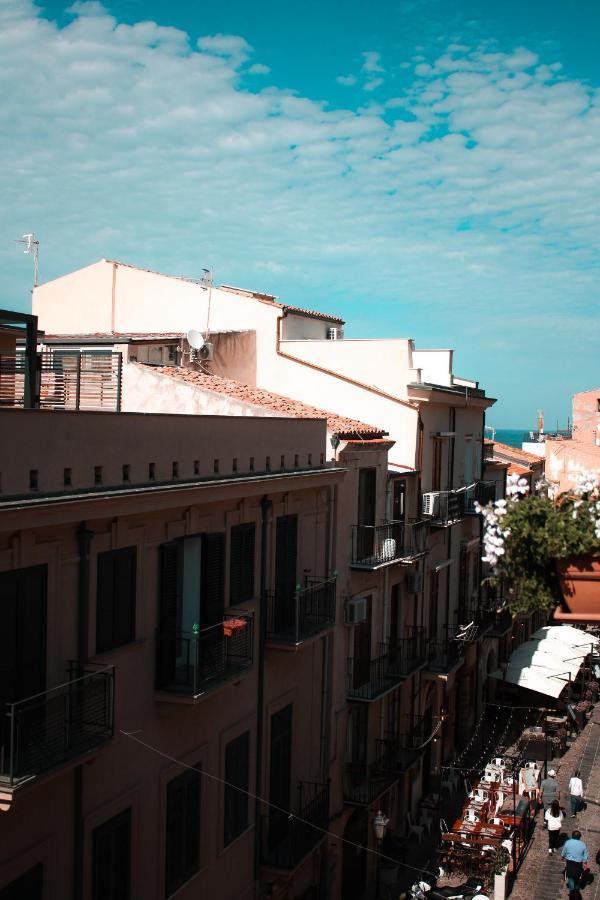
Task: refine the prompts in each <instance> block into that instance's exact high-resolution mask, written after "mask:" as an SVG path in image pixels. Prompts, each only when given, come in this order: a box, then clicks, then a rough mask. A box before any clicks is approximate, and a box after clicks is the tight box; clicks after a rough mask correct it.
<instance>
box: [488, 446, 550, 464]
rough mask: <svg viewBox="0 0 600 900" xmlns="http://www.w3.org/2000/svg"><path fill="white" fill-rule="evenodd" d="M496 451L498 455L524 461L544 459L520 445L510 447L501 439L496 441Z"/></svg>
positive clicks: (530, 461) (541, 460) (533, 461)
mask: <svg viewBox="0 0 600 900" xmlns="http://www.w3.org/2000/svg"><path fill="white" fill-rule="evenodd" d="M494 453H496V454H498V456H508V457H511V458H514V459H515V460H517V459H518V460H521V461H522V462H529V463H539V462H543V461H544V457H543V456H536V455H535V453H528V452H527V451H526V450H521V449H519V447H510V446H509V445H508V444H502V443H500V441H496V442H495V446H494Z"/></svg>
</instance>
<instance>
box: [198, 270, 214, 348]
mask: <svg viewBox="0 0 600 900" xmlns="http://www.w3.org/2000/svg"><path fill="white" fill-rule="evenodd" d="M200 284H201V285H203V287H205V288H208V307H207V310H206V333H205V335H204V343H207V342H208V336H209V334H210V332H209V330H208V329H209V325H210V301H211V300H212V286H213V275H212V269H202V278H201V279H200Z"/></svg>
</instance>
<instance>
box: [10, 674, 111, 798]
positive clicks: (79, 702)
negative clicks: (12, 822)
mask: <svg viewBox="0 0 600 900" xmlns="http://www.w3.org/2000/svg"><path fill="white" fill-rule="evenodd" d="M81 671H82V670H81V669H79V668H76V667H75V666H71V669H70V672H69V680H68V681H67V682H65V683H64V684H61V685H58V686H57V687H55V688H50V690H47V691H43V692H42V693H41V694H36V695H35V696H33V697H27V698H26V699H25V700H19V701H17V702H16V703H7V704H6V705H5V709H4V715H3V716H2V721H1V724H0V786H1V784H2V782H8V784H10V785H12V784H14V783H15V782H17V781H20V780H22V779H26V778H31V777H33V776H37V775H42V774H44V773H45V772H49V771H51V770H52V769H56V768H58V767H60V766H62V765H65V764H66V763H67V762H69V761H70V760H72V759H74V758H76V757H77V756H81V755H82V754H84V753H88V752H89V751H91V750H95V749H96V748H97V747H100V746H101V745H102V744H105V743H106V742H107V741H109V740H110V739H111V738H112V736H113V726H114V667H113V666H107V667H104V668H95V669H92V670H90V667H86V668H85V669H84V670H83V674H79V673H80V672H81Z"/></svg>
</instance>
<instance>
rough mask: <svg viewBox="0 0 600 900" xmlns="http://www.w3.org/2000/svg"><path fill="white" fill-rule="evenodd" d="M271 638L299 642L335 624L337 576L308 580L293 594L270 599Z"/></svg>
mask: <svg viewBox="0 0 600 900" xmlns="http://www.w3.org/2000/svg"><path fill="white" fill-rule="evenodd" d="M267 603H268V607H267V639H268V640H270V641H275V642H282V643H284V644H291V645H297V644H301V643H302V642H303V641H306V640H308V639H309V638H311V637H314V636H315V635H317V634H319V633H320V632H323V631H326V630H327V629H329V628H331V627H332V626H333V625H335V609H336V576H333V577H331V578H328V579H326V580H324V581H323V580H317V579H315V580H311V579H309V580H308V583H307V585H306V587H304V588H303V589H302V590H298V591H295V592H294V594H292V595H291V596H290V597H281V596H279V595H278V594H275V593H271V594H269V595H268V598H267Z"/></svg>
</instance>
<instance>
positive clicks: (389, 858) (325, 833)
mask: <svg viewBox="0 0 600 900" xmlns="http://www.w3.org/2000/svg"><path fill="white" fill-rule="evenodd" d="M440 724H441V723H438V726H437V727H438V728H439V725H440ZM119 732H120V734H122V735H123V736H124V737H127V738H129V739H130V740H132V741H135V742H136V743H137V744H140V746H142V747H145V748H146V750H150V751H151V752H152V753H156V754H157V755H158V756H162V758H163V759H166V760H168V761H169V762H172V763H175V764H176V765H178V766H181V767H182V768H183V769H189V770H190V771H191V772H195V773H196V774H197V775H199V776H200V777H205V778H208V779H210V780H211V781H215V782H217V783H218V784H222V785H226V786H227V787H229V788H232V789H233V790H235V791H238V793H240V794H244V795H245V796H247V797H249V798H250V799H251V800H255V801H258V802H259V803H261V804H263V805H264V806H266V807H267V808H269V809H273V810H275V811H276V812H279V813H281V814H282V815H284V816H285V817H286V818H287V819H288V820H289V821H290V822H293V821H296V822H300V823H301V824H303V825H308V826H309V827H310V828H312V829H313V830H314V831H318V832H320V833H321V834H322V835H323V836H324V837H330V838H333V840H335V841H339V842H340V843H342V844H347V845H348V846H349V847H354V848H355V849H356V850H360V851H363V850H364V851H365V853H370V854H371V855H373V856H375V857H378V858H379V860H381V861H383V860H385V861H386V862H390V863H392V864H393V865H394V866H401V867H403V868H405V869H411V870H412V871H413V872H417V873H418V874H427V875H433V876H434V877H435V872H431V871H429V869H425V868H424V867H423V866H420V867H416V866H411V865H409V863H405V862H401V861H400V860H398V859H396V858H395V857H393V856H387V855H386V854H385V853H381V852H380V851H379V850H374V849H372V848H370V847H366V846H365V845H364V844H357V843H356V842H355V841H350V840H348V838H345V837H342V836H341V835H339V834H335V832H333V831H328V830H327V829H326V828H322V827H321V826H319V825H315V824H314V823H313V822H309V821H308V819H303V818H302V816H297V815H296V814H295V813H292V812H290V811H289V810H288V809H283V807H281V806H278V805H277V804H276V803H271V801H270V800H266V799H265V798H264V797H260V796H259V795H258V794H254V793H252V791H249V790H246V789H245V788H241V787H238V785H236V784H233V783H232V782H231V781H227V779H225V778H220V777H219V776H218V775H213V774H212V773H211V772H207V771H206V770H205V769H202V768H201V769H197V768H196V767H195V766H190V765H189V764H188V763H184V762H182V761H181V760H180V759H177V758H176V757H174V756H171V755H170V754H169V753H165V752H164V751H163V750H161V749H160V748H159V747H154V746H153V745H152V744H149V743H147V742H146V741H143V740H142V739H141V738H139V737H137V734H136V732H133V731H124V730H123V729H122V728H120V729H119ZM432 738H433V735H432V736H431V738H430V739H429V740H431V739H432ZM424 746H425V745H424ZM419 749H420V748H419Z"/></svg>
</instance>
